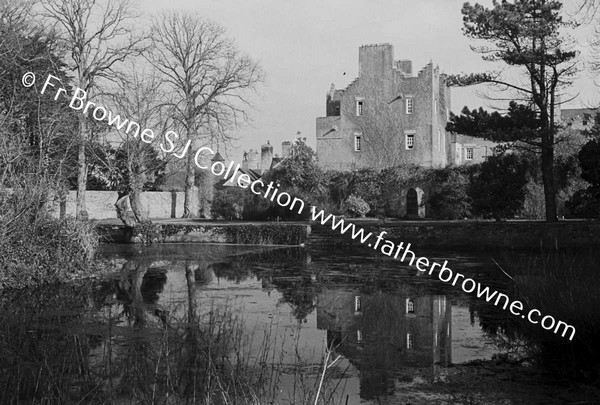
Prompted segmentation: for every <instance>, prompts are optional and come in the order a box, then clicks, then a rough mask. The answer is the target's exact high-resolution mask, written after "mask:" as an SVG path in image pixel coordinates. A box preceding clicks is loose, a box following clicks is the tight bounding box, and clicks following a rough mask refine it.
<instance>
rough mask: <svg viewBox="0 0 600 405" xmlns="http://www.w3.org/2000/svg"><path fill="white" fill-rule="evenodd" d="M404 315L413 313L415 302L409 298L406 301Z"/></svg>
mask: <svg viewBox="0 0 600 405" xmlns="http://www.w3.org/2000/svg"><path fill="white" fill-rule="evenodd" d="M406 313H407V314H414V313H415V302H414V301H413V300H411V299H410V298H407V299H406Z"/></svg>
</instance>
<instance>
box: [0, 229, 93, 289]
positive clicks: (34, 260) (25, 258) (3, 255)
mask: <svg viewBox="0 0 600 405" xmlns="http://www.w3.org/2000/svg"><path fill="white" fill-rule="evenodd" d="M4 236H5V238H4V241H3V243H2V244H1V246H0V259H1V261H2V263H3V264H2V267H0V289H2V288H24V287H29V286H35V285H40V284H49V283H55V282H59V281H66V280H69V279H70V278H71V277H73V276H74V275H76V274H81V273H88V272H89V271H90V267H91V265H92V260H93V259H94V255H95V253H96V250H97V248H98V236H97V235H96V232H95V230H94V224H93V223H91V222H81V221H75V220H74V219H67V220H56V219H53V218H43V219H39V220H37V221H35V222H32V223H30V222H27V221H20V226H19V227H18V228H17V229H16V230H15V231H13V232H12V233H11V234H10V237H6V235H4Z"/></svg>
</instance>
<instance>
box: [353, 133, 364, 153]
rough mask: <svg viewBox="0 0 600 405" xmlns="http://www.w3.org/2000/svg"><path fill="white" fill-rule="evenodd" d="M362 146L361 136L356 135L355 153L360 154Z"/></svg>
mask: <svg viewBox="0 0 600 405" xmlns="http://www.w3.org/2000/svg"><path fill="white" fill-rule="evenodd" d="M361 146H362V145H361V144H360V135H355V136H354V151H355V152H360V148H361Z"/></svg>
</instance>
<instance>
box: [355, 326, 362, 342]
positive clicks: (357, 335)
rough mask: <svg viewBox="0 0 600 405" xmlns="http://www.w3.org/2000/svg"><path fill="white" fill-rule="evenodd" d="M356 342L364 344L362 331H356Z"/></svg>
mask: <svg viewBox="0 0 600 405" xmlns="http://www.w3.org/2000/svg"><path fill="white" fill-rule="evenodd" d="M356 341H357V342H362V332H361V331H360V329H358V330H357V331H356Z"/></svg>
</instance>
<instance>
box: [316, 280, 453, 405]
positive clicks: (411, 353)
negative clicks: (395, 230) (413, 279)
mask: <svg viewBox="0 0 600 405" xmlns="http://www.w3.org/2000/svg"><path fill="white" fill-rule="evenodd" d="M317 327H318V329H321V330H326V331H327V339H328V343H329V344H333V345H334V347H336V346H337V349H336V350H335V351H336V353H339V354H342V355H343V356H344V357H346V358H348V359H349V360H350V361H351V362H352V363H353V364H354V365H355V366H356V367H357V369H358V370H359V371H360V374H361V378H360V379H361V397H362V398H364V399H369V398H374V397H376V396H378V395H380V394H383V393H385V392H388V391H390V390H392V389H393V388H394V381H395V380H400V381H406V382H410V381H413V380H414V378H415V377H416V376H417V375H419V374H420V373H422V374H427V375H428V376H430V377H433V380H437V379H439V378H440V366H447V365H448V364H449V363H451V361H452V359H451V357H452V351H451V305H450V302H447V300H446V296H443V295H424V294H418V292H416V291H415V290H414V288H412V287H403V288H401V289H400V290H399V291H394V292H381V291H379V292H372V293H363V292H360V291H359V290H358V289H354V290H351V289H332V288H326V289H323V290H322V291H321V292H320V293H319V295H318V303H317ZM423 369H424V370H423ZM422 377H426V376H422Z"/></svg>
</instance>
